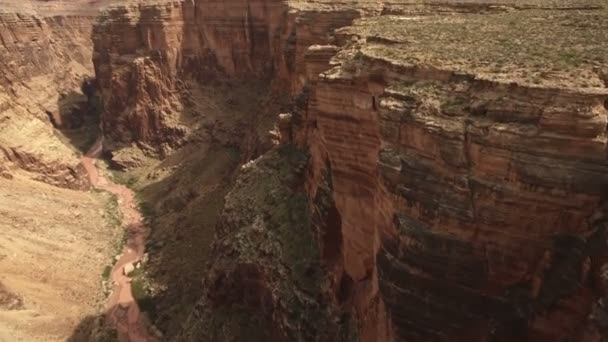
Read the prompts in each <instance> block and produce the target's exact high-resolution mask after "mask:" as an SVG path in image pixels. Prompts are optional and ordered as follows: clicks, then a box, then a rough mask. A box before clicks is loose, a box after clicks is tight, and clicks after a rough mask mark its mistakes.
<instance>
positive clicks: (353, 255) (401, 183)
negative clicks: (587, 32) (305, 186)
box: [302, 19, 608, 341]
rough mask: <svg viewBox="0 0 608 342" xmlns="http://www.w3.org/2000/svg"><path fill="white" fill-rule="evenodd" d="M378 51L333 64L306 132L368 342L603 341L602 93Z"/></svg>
mask: <svg viewBox="0 0 608 342" xmlns="http://www.w3.org/2000/svg"><path fill="white" fill-rule="evenodd" d="M465 20H466V19H465ZM376 31H377V30H376ZM400 32H401V31H400ZM383 38H384V37H377V36H373V37H372V36H370V37H368V43H367V45H364V46H361V45H356V46H357V47H356V48H354V49H352V50H349V51H345V52H343V53H341V54H342V55H341V56H340V54H339V56H340V58H338V61H342V62H343V64H342V65H341V66H339V67H336V68H334V69H332V70H331V71H328V72H327V73H325V74H324V75H323V76H322V77H321V78H320V79H318V81H317V82H316V83H315V85H314V87H313V90H312V96H311V100H310V105H309V108H308V111H307V112H306V113H305V116H304V124H303V125H302V127H303V128H304V133H302V135H303V139H304V140H306V142H305V143H304V144H306V145H308V146H313V148H312V150H313V151H316V153H317V154H318V155H319V157H317V158H315V157H314V156H313V160H314V159H317V160H318V161H321V160H323V159H324V158H327V159H328V161H329V165H331V174H332V182H333V184H334V191H333V198H334V200H335V202H336V208H337V211H338V212H339V213H340V217H341V234H342V244H341V249H342V257H343V265H344V269H343V271H342V272H344V273H345V274H346V275H348V276H349V277H350V278H351V279H353V280H354V282H355V285H354V296H355V297H354V298H355V308H356V312H357V313H358V314H359V319H360V327H361V329H362V330H361V334H362V337H363V338H364V339H365V340H373V339H374V338H379V339H381V340H384V339H390V340H406V341H418V340H462V341H477V340H480V341H481V340H487V339H492V340H506V341H512V340H530V341H555V340H560V339H563V338H570V339H574V340H583V339H585V340H586V339H587V338H588V339H589V340H590V341H591V340H593V341H595V340H599V339H600V337H599V335H597V330H596V329H597V328H595V327H591V328H590V327H589V326H587V323H586V322H587V318H588V316H589V314H590V313H591V312H592V306H593V302H594V301H596V300H597V299H598V298H600V297H601V296H603V295H605V288H603V285H598V281H597V280H595V279H598V277H599V275H600V274H601V273H602V271H601V269H602V268H603V267H604V266H603V265H604V264H603V263H604V261H603V260H604V259H605V254H606V247H607V246H606V242H605V236H606V233H605V227H604V225H603V224H602V223H598V222H597V221H594V220H593V219H592V217H597V215H598V214H597V211H601V209H598V208H599V206H600V200H601V197H602V191H603V189H602V188H603V187H605V185H606V182H607V181H608V179H607V178H606V174H607V173H606V171H607V170H606V167H607V166H608V164H607V163H606V122H607V115H608V111H607V108H606V100H607V99H608V91H606V89H605V88H603V87H602V86H601V83H597V84H598V85H600V87H592V88H586V89H585V88H579V87H570V88H568V87H551V86H546V87H542V86H537V85H536V86H535V85H532V84H526V83H523V84H522V83H519V84H518V83H515V82H513V83H507V82H501V81H500V80H496V81H492V80H488V79H487V78H485V77H477V76H476V75H475V74H472V73H467V72H466V70H463V69H460V70H458V71H452V70H450V69H449V68H447V69H446V68H444V69H442V68H440V67H436V66H433V65H432V62H431V63H428V62H427V63H422V65H417V63H415V62H414V63H402V62H401V61H402V60H401V58H403V57H395V55H393V54H390V52H391V49H395V48H391V46H388V47H387V46H386V45H384V44H386V43H387V42H388V43H389V44H398V42H397V41H395V40H392V41H391V40H383ZM417 38H418V39H420V37H417ZM415 48H416V47H410V46H408V49H411V50H414V49H415ZM381 51H387V54H386V55H383V52H381ZM404 51H405V52H404V53H405V54H407V53H408V52H407V51H408V50H404ZM414 51H415V50H414ZM312 53H313V51H311V54H312ZM412 54H413V53H412ZM318 63H319V61H318V60H317V59H311V68H315V69H316V70H318V67H315V65H318ZM429 64H431V65H429ZM592 79H593V78H590V80H592ZM312 170H313V171H315V172H314V173H313V177H312V178H311V186H312V190H313V191H314V183H315V179H317V178H316V177H315V174H318V173H319V172H320V171H319V170H322V168H318V167H317V169H315V168H314V167H313V169H312ZM592 215H595V216H592ZM338 271H339V272H340V271H341V270H339V269H338ZM340 277H344V276H343V275H342V276H337V278H338V279H339V278H340ZM366 296H367V297H366ZM378 299H380V300H381V301H382V303H381V304H380V305H379V304H378V302H377V301H376V300H378ZM383 305H386V307H387V309H388V310H387V312H388V321H389V323H386V322H385V323H383V322H378V321H377V320H375V319H374V318H378V317H381V315H380V314H379V311H378V309H379V308H380V309H382V306H383ZM380 312H381V310H380ZM596 317H597V315H596ZM361 318H363V319H361ZM366 318H371V319H370V321H366ZM387 326H390V328H389V331H388V332H384V333H383V331H382V329H383V328H384V327H387ZM588 329H590V330H593V331H595V332H594V333H590V332H589V330H588ZM392 334H394V335H392ZM593 334H596V335H594V337H590V336H592V335H593ZM391 335H392V336H391ZM583 336H585V337H583Z"/></svg>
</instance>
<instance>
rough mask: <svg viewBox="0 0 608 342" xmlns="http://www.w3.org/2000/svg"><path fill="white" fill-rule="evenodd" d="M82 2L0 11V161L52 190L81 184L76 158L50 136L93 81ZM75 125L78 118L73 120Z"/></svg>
mask: <svg viewBox="0 0 608 342" xmlns="http://www.w3.org/2000/svg"><path fill="white" fill-rule="evenodd" d="M99 6H101V5H100V4H98V5H93V4H89V3H88V2H87V3H85V2H73V3H64V2H55V1H49V2H44V3H40V2H31V1H19V2H17V1H15V2H13V1H6V2H3V4H2V6H1V7H2V8H0V60H1V61H2V62H1V63H0V75H2V77H0V151H2V153H0V158H3V159H4V160H5V162H7V163H9V164H10V165H11V167H18V168H21V169H25V170H27V171H30V172H32V173H33V175H34V177H35V178H37V179H40V180H43V181H46V182H48V183H51V184H56V185H61V186H66V187H72V188H80V187H83V186H85V183H86V180H85V178H84V177H82V168H81V167H80V166H79V162H78V158H77V155H76V153H74V152H73V151H72V150H71V149H70V148H69V147H68V145H67V144H65V143H64V142H62V141H61V140H60V139H59V138H58V136H57V135H56V134H55V133H54V132H53V126H55V127H57V128H63V127H70V126H71V123H70V118H69V117H70V113H68V112H69V111H70V110H72V109H74V106H76V105H78V102H79V101H80V100H81V99H82V98H84V99H85V101H86V97H85V96H84V94H83V93H82V90H81V86H82V82H83V81H84V80H85V79H86V78H89V77H92V76H93V74H94V73H93V63H92V61H91V56H92V50H93V45H92V42H91V30H92V27H93V21H94V17H95V15H96V14H97V8H98V7H99ZM76 121H77V119H76Z"/></svg>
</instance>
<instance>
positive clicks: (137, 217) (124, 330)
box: [82, 138, 158, 342]
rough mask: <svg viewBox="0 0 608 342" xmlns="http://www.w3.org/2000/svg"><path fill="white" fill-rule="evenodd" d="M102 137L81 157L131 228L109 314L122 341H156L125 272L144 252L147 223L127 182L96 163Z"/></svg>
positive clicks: (115, 273)
mask: <svg viewBox="0 0 608 342" xmlns="http://www.w3.org/2000/svg"><path fill="white" fill-rule="evenodd" d="M102 146H103V138H99V139H98V140H97V141H96V142H95V144H94V145H93V147H91V149H90V150H89V151H88V152H87V154H86V155H85V156H84V157H83V158H82V164H83V165H84V167H85V169H86V170H87V172H88V174H89V179H90V180H91V184H92V185H93V186H94V187H96V188H98V189H102V190H106V191H109V192H111V193H113V194H115V195H116V196H118V199H119V205H120V209H121V211H122V214H123V220H124V222H123V223H124V225H125V226H126V229H127V230H128V239H127V243H126V246H125V247H124V250H123V253H122V255H121V257H120V259H119V260H118V262H116V265H114V268H113V269H112V275H111V276H112V280H113V281H114V284H115V288H114V291H112V294H111V295H110V297H109V299H108V303H107V315H108V319H109V320H110V322H111V323H112V325H113V326H114V327H115V328H116V329H117V330H118V333H119V337H120V340H121V341H130V342H153V341H154V342H156V341H158V339H157V338H155V337H154V336H152V335H151V334H150V333H149V330H148V325H147V323H146V322H145V321H144V319H143V315H141V314H140V313H141V312H140V309H139V306H138V305H137V302H136V301H135V299H134V298H133V294H132V293H131V278H129V277H128V276H126V275H124V273H123V269H124V268H125V266H126V265H129V264H131V265H135V264H136V263H137V262H138V261H140V260H141V259H142V257H143V255H144V249H145V238H146V227H145V225H144V222H143V217H142V215H141V213H140V212H139V209H138V207H137V201H136V200H135V195H134V193H133V191H132V190H131V189H129V188H128V187H126V186H124V185H119V184H115V183H113V182H111V181H109V180H108V179H107V178H105V177H104V175H103V174H102V173H100V172H99V170H98V169H97V167H96V166H95V161H96V160H97V157H98V156H99V154H100V153H101V151H102Z"/></svg>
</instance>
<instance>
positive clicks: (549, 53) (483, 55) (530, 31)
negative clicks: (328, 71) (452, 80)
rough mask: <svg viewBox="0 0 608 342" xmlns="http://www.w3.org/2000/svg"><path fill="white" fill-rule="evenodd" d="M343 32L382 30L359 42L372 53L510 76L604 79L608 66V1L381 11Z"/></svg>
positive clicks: (592, 83) (574, 82)
mask: <svg viewBox="0 0 608 342" xmlns="http://www.w3.org/2000/svg"><path fill="white" fill-rule="evenodd" d="M344 33H347V34H348V33H350V34H357V35H359V36H363V37H371V38H377V39H370V42H369V43H368V44H367V45H364V46H363V47H362V48H361V49H360V52H361V53H362V54H363V55H365V56H367V57H371V58H382V59H389V60H391V61H392V62H394V63H397V64H404V65H417V66H420V65H426V66H432V67H435V68H439V69H445V70H455V71H459V72H463V73H468V74H477V75H482V76H484V77H487V78H491V79H499V80H504V81H518V80H521V81H525V82H530V83H536V84H553V85H558V86H577V87H604V86H605V84H604V81H603V80H602V79H601V76H600V75H599V74H598V70H604V71H605V70H608V11H607V10H605V9H596V10H577V11H574V10H572V11H555V10H531V9H528V10H510V11H504V12H495V13H475V14H455V15H427V16H408V17H406V16H379V17H371V18H366V19H361V20H358V21H357V23H356V24H355V25H354V26H352V27H350V28H348V29H345V30H344ZM383 40H387V41H391V42H395V43H394V44H390V45H384V44H382V43H381V42H382V41H383ZM376 41H378V43H377V42H376Z"/></svg>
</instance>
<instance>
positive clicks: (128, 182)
mask: <svg viewBox="0 0 608 342" xmlns="http://www.w3.org/2000/svg"><path fill="white" fill-rule="evenodd" d="M111 174H112V180H113V181H114V183H117V184H122V185H124V186H126V187H129V188H131V189H133V188H134V187H135V184H137V177H136V176H135V175H133V174H132V173H130V172H125V171H118V170H111Z"/></svg>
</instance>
